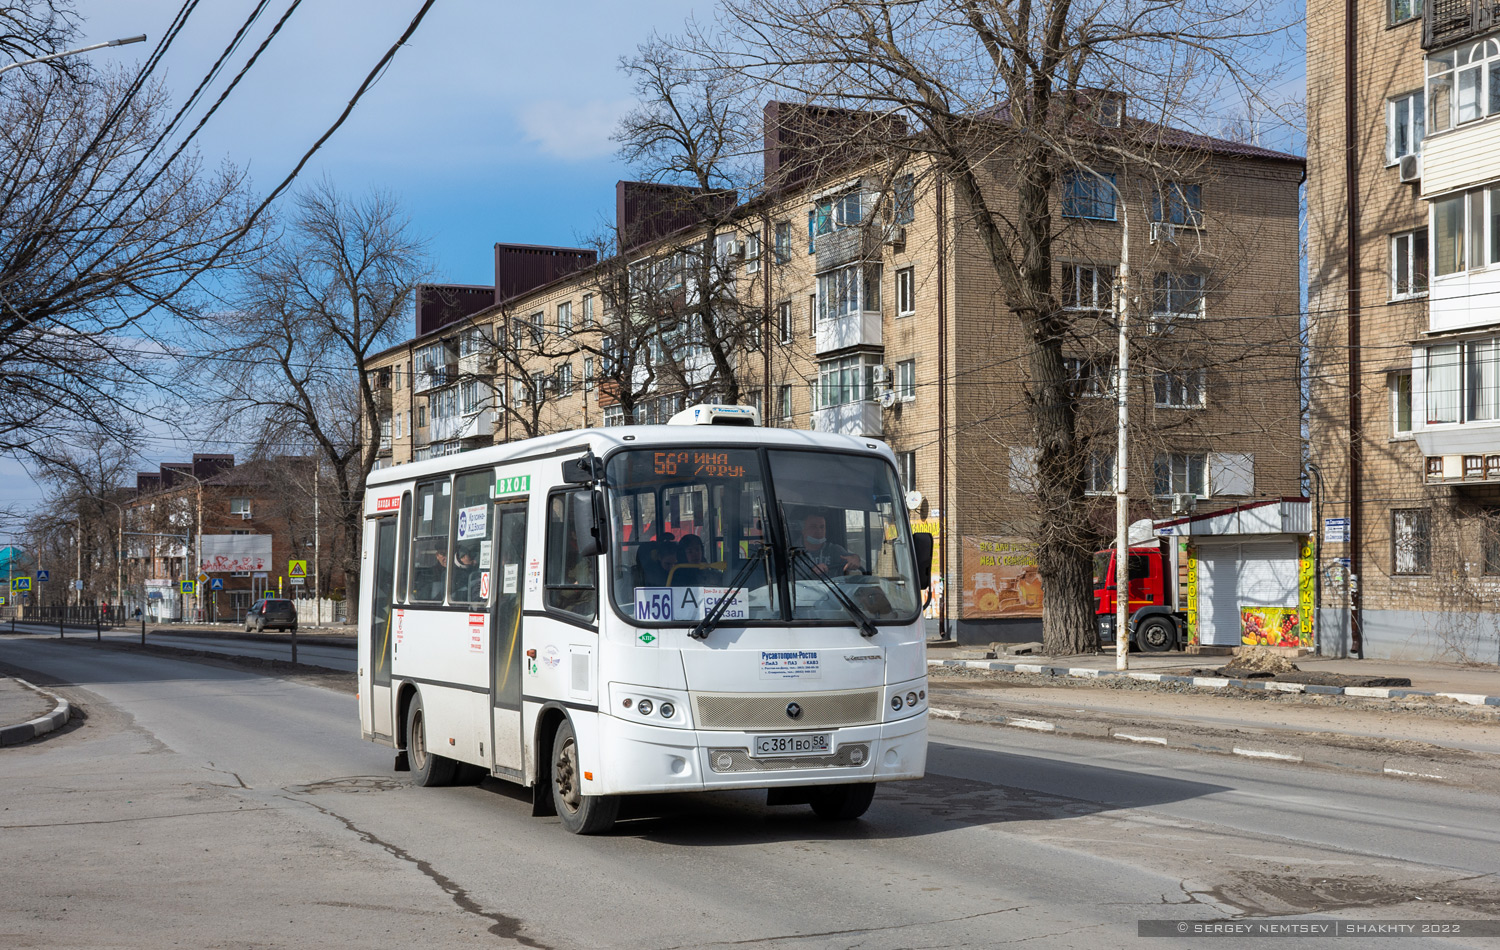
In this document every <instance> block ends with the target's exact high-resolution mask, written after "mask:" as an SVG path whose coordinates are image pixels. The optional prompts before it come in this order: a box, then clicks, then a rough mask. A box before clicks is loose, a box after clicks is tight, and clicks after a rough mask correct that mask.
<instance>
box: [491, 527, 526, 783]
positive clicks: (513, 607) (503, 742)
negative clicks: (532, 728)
mask: <svg viewBox="0 0 1500 950" xmlns="http://www.w3.org/2000/svg"><path fill="white" fill-rule="evenodd" d="M526 504H527V502H526V499H525V498H520V499H514V498H511V499H506V500H505V501H503V502H496V503H495V523H496V528H495V550H496V556H495V560H494V565H495V567H494V574H493V575H491V576H493V577H494V579H495V580H494V582H493V583H494V586H495V606H494V614H493V622H492V623H491V624H490V658H491V662H493V663H494V670H493V671H492V675H491V678H490V684H491V686H490V690H491V692H490V696H491V701H492V703H493V705H494V710H493V712H494V734H493V738H492V740H491V741H492V743H493V745H494V749H495V764H496V765H498V766H500V767H502V768H506V769H513V770H515V771H524V767H525V763H524V762H522V759H521V749H522V743H521V666H522V661H523V658H522V656H521V606H522V603H521V598H522V595H523V594H524V592H525V590H526Z"/></svg>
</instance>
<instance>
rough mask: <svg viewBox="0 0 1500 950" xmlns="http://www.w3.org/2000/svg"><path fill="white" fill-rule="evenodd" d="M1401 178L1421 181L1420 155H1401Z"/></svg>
mask: <svg viewBox="0 0 1500 950" xmlns="http://www.w3.org/2000/svg"><path fill="white" fill-rule="evenodd" d="M1401 180H1402V181H1421V180H1422V156H1420V155H1403V156H1401Z"/></svg>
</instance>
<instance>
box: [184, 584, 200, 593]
mask: <svg viewBox="0 0 1500 950" xmlns="http://www.w3.org/2000/svg"><path fill="white" fill-rule="evenodd" d="M197 583H198V582H197V581H183V582H182V592H183V593H184V594H191V593H192V592H193V590H194V588H195V587H196V586H197Z"/></svg>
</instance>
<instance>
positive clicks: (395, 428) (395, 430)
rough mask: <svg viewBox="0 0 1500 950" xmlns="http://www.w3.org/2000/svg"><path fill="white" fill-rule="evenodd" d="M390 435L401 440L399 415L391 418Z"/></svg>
mask: <svg viewBox="0 0 1500 950" xmlns="http://www.w3.org/2000/svg"><path fill="white" fill-rule="evenodd" d="M391 430H392V431H391V435H393V436H395V437H396V438H398V439H399V438H401V413H399V412H398V413H396V414H395V415H393V416H391Z"/></svg>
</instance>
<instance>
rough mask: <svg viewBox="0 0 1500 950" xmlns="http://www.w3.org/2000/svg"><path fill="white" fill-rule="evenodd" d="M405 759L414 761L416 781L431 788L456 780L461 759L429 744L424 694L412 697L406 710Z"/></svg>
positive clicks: (413, 775)
mask: <svg viewBox="0 0 1500 950" xmlns="http://www.w3.org/2000/svg"><path fill="white" fill-rule="evenodd" d="M406 759H407V762H409V763H410V765H411V781H412V784H413V785H420V786H422V787H424V788H431V787H432V786H434V785H449V784H452V782H453V775H454V772H455V771H456V770H457V768H458V763H457V762H455V761H453V760H452V759H450V758H448V757H447V756H443V755H437V754H436V753H434V752H433V751H432V750H431V749H429V748H428V746H427V712H426V710H424V709H423V708H422V694H421V693H418V694H417V695H415V696H413V697H412V698H411V706H409V707H407V710H406Z"/></svg>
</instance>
